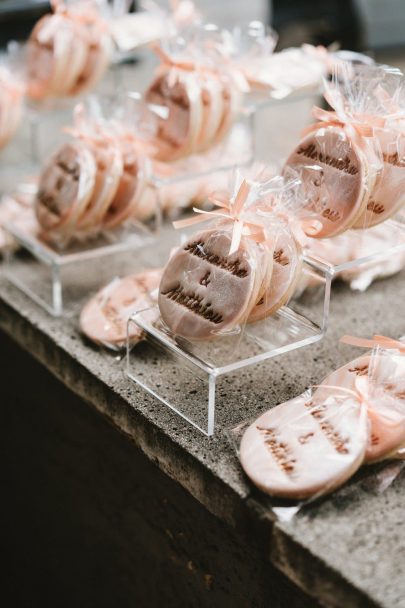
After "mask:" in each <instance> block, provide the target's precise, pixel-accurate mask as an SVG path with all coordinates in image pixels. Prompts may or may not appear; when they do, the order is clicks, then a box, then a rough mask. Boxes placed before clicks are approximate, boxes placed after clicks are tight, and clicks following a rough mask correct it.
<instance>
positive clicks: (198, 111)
mask: <svg viewBox="0 0 405 608" xmlns="http://www.w3.org/2000/svg"><path fill="white" fill-rule="evenodd" d="M212 35H213V34H212V32H211V31H210V30H209V28H208V29H204V28H203V27H201V26H200V27H199V28H195V29H194V30H193V29H191V30H190V32H189V35H188V36H187V37H184V36H183V37H182V38H181V40H180V38H175V39H172V40H170V41H167V43H166V44H164V45H162V46H155V50H156V52H157V54H158V56H159V57H160V59H161V65H160V66H159V67H158V69H157V72H156V74H155V77H154V79H153V81H152V83H151V84H150V85H149V87H148V89H147V90H146V92H145V95H144V99H145V101H146V103H148V104H150V106H151V107H154V108H155V113H156V120H157V126H156V134H155V140H154V144H155V146H156V148H157V155H156V158H157V159H158V160H163V161H168V162H171V161H173V160H176V159H179V158H183V157H185V156H188V155H190V154H196V153H201V152H204V151H205V150H207V149H210V148H211V147H213V146H215V145H216V144H218V143H220V142H221V141H222V140H223V139H224V138H225V136H226V135H227V134H228V132H229V130H230V129H231V127H232V125H233V123H234V121H235V118H236V116H237V115H238V113H239V112H240V109H241V103H242V95H243V93H244V90H243V88H244V87H243V85H246V86H247V83H246V82H245V81H244V80H243V84H242V83H241V82H240V80H238V79H237V78H235V77H234V74H233V72H232V70H229V69H227V67H226V65H224V62H222V63H221V62H220V61H218V60H217V56H216V54H215V53H214V52H213V51H214V47H215V44H214V40H211V36H212Z"/></svg>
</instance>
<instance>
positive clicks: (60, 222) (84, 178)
mask: <svg viewBox="0 0 405 608" xmlns="http://www.w3.org/2000/svg"><path fill="white" fill-rule="evenodd" d="M95 178H96V163H95V160H94V158H93V155H92V154H91V152H90V151H89V150H88V149H87V148H86V146H84V145H83V144H81V143H80V142H79V143H74V144H72V143H69V144H64V145H63V146H62V147H61V148H60V149H59V151H58V152H57V153H56V154H55V155H54V156H53V157H52V158H51V159H50V161H49V162H48V164H47V165H46V166H45V168H44V170H43V171H42V173H41V176H40V178H39V184H38V192H37V196H36V200H35V211H36V215H37V219H38V222H39V224H40V225H41V227H42V228H44V230H45V231H58V232H64V233H66V234H67V233H68V232H69V231H71V230H74V228H75V226H76V223H77V221H78V219H79V217H80V216H81V215H82V214H83V212H84V211H85V209H86V207H87V205H88V204H89V201H90V198H91V196H92V194H93V190H94V185H95Z"/></svg>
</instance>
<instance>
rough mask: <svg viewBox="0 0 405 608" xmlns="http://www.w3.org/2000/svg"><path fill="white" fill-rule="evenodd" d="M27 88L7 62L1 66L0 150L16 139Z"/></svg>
mask: <svg viewBox="0 0 405 608" xmlns="http://www.w3.org/2000/svg"><path fill="white" fill-rule="evenodd" d="M24 94H25V87H24V84H23V82H22V80H21V79H20V78H19V76H18V74H17V75H16V74H15V72H12V71H11V69H10V68H9V66H8V65H7V63H6V62H4V63H2V64H0V150H1V149H2V148H4V147H5V146H6V145H7V144H8V143H9V141H10V140H11V139H12V138H13V137H14V135H15V133H16V131H17V129H18V127H19V126H20V124H21V120H22V115H23V109H24Z"/></svg>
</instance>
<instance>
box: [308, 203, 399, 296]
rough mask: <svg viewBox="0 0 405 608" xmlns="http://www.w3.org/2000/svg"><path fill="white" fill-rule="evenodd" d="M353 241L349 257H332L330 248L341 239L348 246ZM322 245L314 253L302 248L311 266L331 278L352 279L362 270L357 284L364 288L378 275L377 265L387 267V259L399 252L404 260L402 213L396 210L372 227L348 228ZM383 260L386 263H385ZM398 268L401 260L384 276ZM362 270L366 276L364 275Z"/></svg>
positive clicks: (336, 248) (340, 246) (341, 243)
mask: <svg viewBox="0 0 405 608" xmlns="http://www.w3.org/2000/svg"><path fill="white" fill-rule="evenodd" d="M354 242H355V243H356V247H355V249H354V254H355V255H354V256H353V257H352V258H351V259H347V260H344V261H343V260H341V261H339V260H336V259H334V258H336V255H335V252H334V251H333V249H335V251H338V250H339V249H341V248H342V247H343V246H344V244H345V243H347V245H346V246H347V247H349V246H350V244H352V243H354ZM321 245H322V243H321ZM322 249H323V250H322ZM322 249H320V251H319V253H318V254H315V253H314V252H313V251H311V250H307V251H306V256H307V258H308V259H310V260H311V263H312V264H313V265H314V266H315V267H317V268H318V269H319V270H320V271H321V272H324V273H325V274H326V275H327V276H329V277H330V280H331V281H332V280H334V279H336V278H339V277H345V279H350V278H351V277H353V279H355V277H356V276H357V275H359V273H362V274H363V277H364V280H363V281H362V283H363V286H362V287H360V286H359V287H358V288H360V289H362V290H364V289H367V287H368V286H369V285H370V284H371V283H372V282H373V281H374V279H375V278H378V276H379V269H380V268H381V269H383V268H387V267H389V264H390V262H391V261H392V260H394V261H396V260H398V257H399V256H401V257H402V259H404V261H405V215H404V214H398V215H397V216H395V217H394V218H392V219H389V220H386V221H385V222H384V223H382V224H379V225H377V226H374V227H372V228H368V229H365V230H348V231H346V232H345V233H343V234H342V235H339V236H337V237H332V238H330V239H325V247H322ZM337 257H339V255H338V256H337ZM384 262H385V263H386V264H387V265H386V266H385V265H384ZM400 268H401V264H399V265H398V267H397V268H395V269H394V270H393V271H392V273H390V272H389V273H387V275H386V276H389V275H390V274H395V272H398V271H399V270H400ZM365 273H367V274H368V276H365Z"/></svg>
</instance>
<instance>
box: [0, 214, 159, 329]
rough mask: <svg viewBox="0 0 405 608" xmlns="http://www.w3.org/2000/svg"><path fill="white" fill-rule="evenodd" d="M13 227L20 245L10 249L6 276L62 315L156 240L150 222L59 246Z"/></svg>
mask: <svg viewBox="0 0 405 608" xmlns="http://www.w3.org/2000/svg"><path fill="white" fill-rule="evenodd" d="M7 231H8V232H9V233H10V235H11V236H12V237H13V239H15V241H16V242H17V244H18V246H19V250H16V249H14V248H13V249H9V250H8V251H7V252H6V254H5V260H4V262H5V263H4V271H3V272H4V275H5V277H6V278H7V279H8V280H9V281H10V282H11V283H12V284H13V285H15V286H16V287H18V288H19V289H20V290H21V291H23V292H24V293H25V294H26V295H28V296H29V297H30V298H31V299H32V300H34V301H35V302H36V303H37V304H39V305H40V306H41V307H42V308H44V309H45V310H46V311H47V312H48V313H50V314H51V315H53V316H55V317H59V316H61V315H62V314H64V313H66V312H67V310H68V309H69V308H70V307H71V306H72V303H73V305H74V303H75V302H77V301H78V300H80V298H82V297H83V296H84V295H86V294H88V293H90V292H91V291H96V290H97V289H98V288H99V287H100V286H101V285H104V284H105V283H107V282H108V281H109V280H111V279H112V278H113V277H114V276H117V275H122V273H123V268H124V265H123V261H124V260H125V259H127V258H128V257H129V254H131V253H132V252H134V251H135V250H137V249H139V248H140V247H144V246H146V245H148V244H150V243H151V242H153V240H154V233H153V232H152V231H151V230H150V229H149V228H147V227H146V226H145V225H143V224H140V223H135V222H133V223H132V224H130V225H125V226H123V227H122V228H120V229H117V230H114V231H110V232H105V233H102V234H100V235H99V236H97V237H94V238H92V239H90V240H86V241H83V242H75V243H72V244H71V245H69V246H67V247H65V248H64V249H57V248H56V247H54V246H52V245H51V244H49V243H46V242H45V241H43V240H41V239H40V238H39V236H38V235H32V234H28V233H27V232H24V231H23V230H21V229H20V228H18V227H17V226H15V225H13V224H8V225H7Z"/></svg>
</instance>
